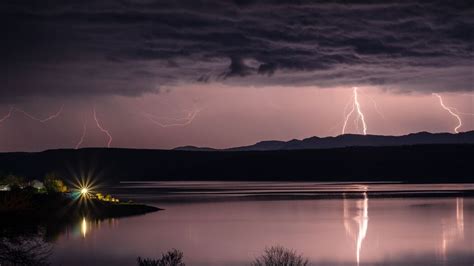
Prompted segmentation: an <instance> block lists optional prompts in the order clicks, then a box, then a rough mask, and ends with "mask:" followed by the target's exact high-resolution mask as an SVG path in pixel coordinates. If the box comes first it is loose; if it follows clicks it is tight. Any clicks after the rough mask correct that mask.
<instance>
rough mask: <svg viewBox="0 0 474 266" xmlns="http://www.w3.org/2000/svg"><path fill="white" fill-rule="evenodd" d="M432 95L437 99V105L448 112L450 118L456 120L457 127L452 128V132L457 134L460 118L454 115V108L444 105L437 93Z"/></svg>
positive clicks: (460, 123)
mask: <svg viewBox="0 0 474 266" xmlns="http://www.w3.org/2000/svg"><path fill="white" fill-rule="evenodd" d="M433 95H434V96H436V97H438V99H439V104H440V105H441V107H442V108H443V109H444V110H446V111H448V113H450V114H451V115H452V116H454V117H455V118H456V119H457V120H458V125H457V126H456V127H455V128H454V132H455V133H459V131H458V129H459V128H460V127H461V126H462V120H461V117H460V116H459V115H458V114H456V112H455V111H454V108H451V107H448V106H446V105H444V102H443V98H442V97H441V95H439V94H438V93H433Z"/></svg>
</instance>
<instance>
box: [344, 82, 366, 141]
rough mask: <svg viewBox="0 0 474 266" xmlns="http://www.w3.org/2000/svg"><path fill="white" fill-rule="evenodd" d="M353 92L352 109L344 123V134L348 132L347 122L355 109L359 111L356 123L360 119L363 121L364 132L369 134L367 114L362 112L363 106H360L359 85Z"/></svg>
mask: <svg viewBox="0 0 474 266" xmlns="http://www.w3.org/2000/svg"><path fill="white" fill-rule="evenodd" d="M352 92H353V96H352V99H353V103H352V109H351V111H350V112H349V113H348V114H347V115H345V118H344V125H343V126H342V134H343V135H344V134H345V133H346V127H347V122H348V121H349V118H350V117H351V116H352V114H353V113H354V112H355V111H357V117H356V120H355V121H356V123H358V122H359V121H361V122H362V126H363V131H362V132H363V133H364V135H367V124H366V123H365V116H364V113H363V112H362V110H361V107H360V103H359V94H358V92H357V87H354V88H353V90H352Z"/></svg>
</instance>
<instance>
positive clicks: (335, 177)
mask: <svg viewBox="0 0 474 266" xmlns="http://www.w3.org/2000/svg"><path fill="white" fill-rule="evenodd" d="M472 158H474V145H468V144H466V145H462V144H460V145H455V144H450V145H439V144H436V145H413V146H394V147H348V148H337V149H319V150H287V151H235V152H230V151H177V150H138V149H117V148H86V149H79V150H72V149H70V150H68V149H63V150H48V151H44V152H37V153H21V152H16V153H0V171H1V172H0V175H2V176H5V175H8V174H13V175H18V176H23V177H25V178H26V179H29V180H33V179H38V178H39V177H42V176H45V174H47V173H49V172H55V173H58V174H59V175H60V176H61V177H64V178H66V179H69V178H71V179H72V178H74V177H79V176H84V175H89V176H90V175H93V178H94V179H96V180H98V181H100V182H102V183H116V182H119V181H124V180H128V181H133V180H140V181H142V180H149V181H154V180H156V181H158V180H234V181H236V180H245V181H252V180H258V181H266V180H268V181H275V180H282V181H283V180H284V181H403V182H427V183H430V182H472V180H473V179H472V178H473V171H472V163H473V160H472Z"/></svg>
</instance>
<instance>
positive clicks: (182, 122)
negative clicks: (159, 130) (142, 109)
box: [145, 109, 201, 128]
mask: <svg viewBox="0 0 474 266" xmlns="http://www.w3.org/2000/svg"><path fill="white" fill-rule="evenodd" d="M199 112H201V109H196V110H193V111H190V112H188V114H187V115H186V117H183V118H169V117H158V116H155V115H153V114H150V113H145V115H146V116H147V117H148V119H149V120H150V121H151V122H152V123H154V124H157V125H159V126H160V127H164V128H166V127H179V126H187V125H189V124H191V123H192V122H193V120H194V118H196V116H197V115H198V114H199ZM160 120H173V121H175V122H172V123H165V122H162V121H160Z"/></svg>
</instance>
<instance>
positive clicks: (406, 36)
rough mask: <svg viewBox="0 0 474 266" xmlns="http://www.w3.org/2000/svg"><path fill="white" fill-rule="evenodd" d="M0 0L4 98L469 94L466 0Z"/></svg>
mask: <svg viewBox="0 0 474 266" xmlns="http://www.w3.org/2000/svg"><path fill="white" fill-rule="evenodd" d="M351 2H352V1H304V0H300V1H283V0H280V1H278V0H273V1H272V0H266V1H251V0H236V1H223V0H200V1H199V0H189V1H184V0H181V1H180V0H177V1H154V0H135V1H133V0H121V1H111V0H109V1H93V0H88V1H60V0H48V1H4V2H2V4H0V5H1V11H0V16H1V18H0V22H1V25H2V26H1V30H2V35H3V36H2V42H1V44H0V49H1V52H0V53H1V54H0V56H1V57H2V61H1V64H0V67H1V70H2V77H1V78H0V82H1V85H2V86H1V88H0V97H1V98H3V99H11V98H17V97H27V96H31V95H36V94H39V95H76V94H77V95H96V94H120V95H131V96H133V95H140V94H142V93H145V92H157V91H158V88H159V87H160V86H163V85H173V84H177V83H178V82H180V83H182V82H199V81H201V82H213V81H218V82H225V83H230V84H243V85H245V84H251V85H257V86H258V85H292V86H298V85H316V86H321V87H331V86H338V85H347V86H361V85H380V86H382V87H384V88H388V89H390V88H393V89H398V90H406V91H416V90H418V91H450V90H451V91H469V90H473V87H472V84H473V80H472V79H473V26H474V9H473V7H472V4H471V3H470V2H471V1H397V2H391V1H383V2H381V1H354V3H351Z"/></svg>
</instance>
